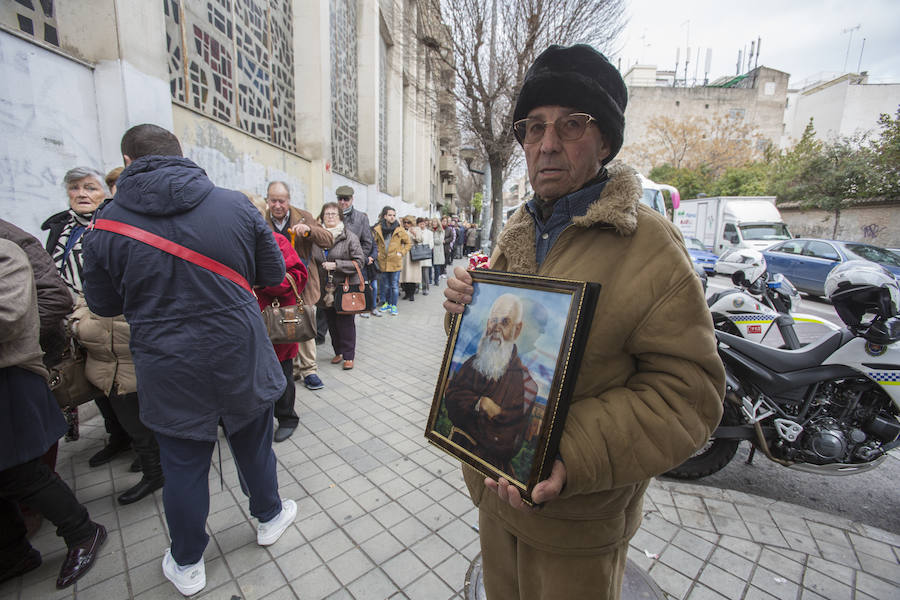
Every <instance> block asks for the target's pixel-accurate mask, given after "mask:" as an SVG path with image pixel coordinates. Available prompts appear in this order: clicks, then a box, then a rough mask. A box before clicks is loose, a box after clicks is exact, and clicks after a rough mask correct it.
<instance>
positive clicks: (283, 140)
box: [163, 0, 297, 152]
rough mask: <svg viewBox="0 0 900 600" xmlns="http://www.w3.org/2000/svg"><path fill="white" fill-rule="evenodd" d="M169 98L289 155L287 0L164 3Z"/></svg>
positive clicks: (292, 143)
mask: <svg viewBox="0 0 900 600" xmlns="http://www.w3.org/2000/svg"><path fill="white" fill-rule="evenodd" d="M163 4H164V7H165V16H166V50H167V51H168V55H169V61H168V64H169V77H170V84H171V93H172V99H173V100H175V101H177V102H181V103H184V104H186V105H187V106H189V107H191V108H193V109H195V110H198V111H200V112H202V113H203V114H205V115H208V116H210V117H213V118H215V119H218V120H220V121H224V122H225V123H229V124H231V125H234V126H235V127H239V128H240V129H242V130H243V131H246V132H247V133H249V134H250V135H252V136H254V137H256V138H258V139H262V140H265V141H268V142H272V143H274V144H276V145H278V146H280V147H282V148H285V149H286V150H290V151H292V152H294V151H296V144H297V142H296V124H295V116H294V115H295V113H294V66H293V47H292V39H293V30H292V27H291V19H292V15H291V0H274V1H270V2H266V1H264V0H206V1H205V2H194V1H183V0H164V1H163Z"/></svg>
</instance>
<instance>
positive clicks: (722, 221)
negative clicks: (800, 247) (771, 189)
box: [673, 196, 791, 255]
mask: <svg viewBox="0 0 900 600" xmlns="http://www.w3.org/2000/svg"><path fill="white" fill-rule="evenodd" d="M673 220H674V222H675V225H676V226H677V227H678V229H680V230H681V233H682V235H684V237H685V238H688V237H694V238H697V239H698V240H700V241H701V242H703V245H705V246H706V247H707V248H709V249H710V251H712V252H714V253H715V254H718V255H722V254H723V253H725V252H726V251H728V250H731V249H733V248H754V249H756V250H765V249H766V248H768V247H769V246H771V245H772V244H774V243H775V242H777V241H778V240H788V239H790V238H791V232H790V231H789V230H788V227H787V225H786V224H785V223H784V220H783V219H782V218H781V213H779V212H778V209H777V208H776V207H775V197H774V196H714V197H710V198H693V199H690V200H682V201H681V205H680V206H679V207H678V208H677V209H675V218H674V219H673Z"/></svg>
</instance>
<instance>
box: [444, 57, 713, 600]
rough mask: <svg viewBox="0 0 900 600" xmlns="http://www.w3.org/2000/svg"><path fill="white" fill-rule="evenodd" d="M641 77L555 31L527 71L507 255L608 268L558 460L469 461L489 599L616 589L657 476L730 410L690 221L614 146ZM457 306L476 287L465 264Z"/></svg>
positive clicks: (499, 250) (507, 261)
mask: <svg viewBox="0 0 900 600" xmlns="http://www.w3.org/2000/svg"><path fill="white" fill-rule="evenodd" d="M626 102H627V90H626V88H625V84H624V82H623V81H622V77H621V75H620V74H619V72H618V71H617V70H616V69H615V68H614V67H613V66H612V64H610V62H609V61H608V60H607V59H606V57H604V56H603V55H602V54H600V53H599V52H597V51H596V50H594V49H593V48H591V47H590V46H586V45H576V46H571V47H560V46H551V47H549V48H547V49H546V50H545V51H544V52H543V53H541V54H540V55H539V56H538V57H537V59H536V60H535V62H534V64H533V65H532V66H531V67H530V69H529V70H528V72H527V73H526V75H525V79H524V83H523V86H522V88H521V91H520V93H519V96H518V100H517V103H516V107H515V112H514V126H513V128H514V133H515V135H516V138H517V140H518V141H519V143H520V144H521V145H522V147H523V149H524V152H525V160H526V163H527V167H528V175H529V178H530V180H531V184H532V187H533V189H534V191H535V195H534V198H533V199H532V200H531V201H529V202H528V203H526V204H525V205H523V206H522V207H520V208H519V209H518V210H517V211H516V213H515V214H513V215H512V216H511V217H510V219H509V222H508V224H507V226H506V228H505V229H504V231H503V232H502V233H501V234H500V237H499V239H498V241H497V245H496V249H495V250H494V252H493V255H492V256H491V261H490V267H491V269H492V270H496V271H505V272H511V273H521V274H529V275H537V276H543V277H553V278H559V279H567V280H575V281H584V282H596V283H599V284H600V286H601V287H600V292H599V295H598V296H597V300H596V306H595V308H593V313H592V319H591V321H590V324H589V327H590V328H589V331H588V334H587V336H586V343H585V345H584V349H583V351H582V352H581V356H580V363H579V366H578V368H577V371H576V373H575V377H576V379H575V381H574V389H573V392H572V394H571V400H570V403H569V406H568V414H567V416H566V418H565V422H564V427H563V430H562V434H561V437H560V441H559V453H558V455H557V458H556V460H555V461H554V462H553V467H552V472H551V474H550V475H549V477H547V478H546V479H545V480H544V481H541V482H540V483H538V484H537V485H536V486H534V488H533V489H532V490H531V500H533V501H534V503H535V504H538V505H540V507H539V508H531V507H528V506H527V505H526V504H525V503H524V502H523V499H522V496H521V494H520V490H519V489H518V488H517V487H515V486H513V485H510V483H509V482H508V481H507V480H506V479H504V478H502V477H501V478H499V479H498V480H494V479H492V478H485V477H484V475H482V474H480V473H479V472H478V471H476V470H475V469H472V468H470V467H469V466H468V465H464V467H463V474H464V477H465V480H466V484H467V486H468V488H469V492H470V494H471V496H472V499H473V501H474V502H475V504H476V505H477V506H478V507H479V533H480V537H481V548H482V555H483V562H484V582H485V589H486V591H487V597H488V598H489V599H490V600H495V599H507V598H518V599H520V600H526V599H528V600H532V599H539V598H545V599H546V598H592V599H607V598H612V599H617V598H619V597H620V594H621V586H622V580H623V575H624V571H625V561H626V553H627V550H628V540H629V539H630V538H631V537H632V536H633V535H634V534H635V532H636V531H637V529H638V527H639V525H640V522H641V517H642V513H641V508H642V499H643V495H644V491H645V490H646V488H647V485H648V483H649V480H650V479H651V478H652V477H654V476H656V475H659V474H661V473H664V472H666V471H668V470H669V469H671V468H672V467H674V466H676V465H678V464H680V463H681V462H683V461H684V460H685V459H686V458H688V457H689V456H691V455H692V454H693V453H694V452H695V451H696V450H697V449H698V448H700V447H701V446H702V445H703V444H704V443H705V442H706V441H707V439H708V438H709V436H710V434H711V432H712V431H713V430H714V429H715V427H716V425H717V424H718V422H719V417H720V414H721V410H722V402H721V399H722V396H723V393H724V382H725V374H724V370H723V367H722V364H721V361H720V360H719V358H718V355H717V353H716V342H715V336H714V333H713V326H712V320H711V318H710V315H709V311H708V310H707V308H706V302H705V300H704V296H703V291H702V289H701V287H700V282H699V280H698V279H697V278H696V276H695V275H694V272H693V269H692V267H691V261H690V258H689V257H688V254H687V251H686V250H685V247H684V243H683V241H682V238H681V235H680V234H679V233H678V230H677V229H676V228H675V227H674V226H673V225H672V223H670V222H668V221H666V220H665V218H664V217H662V216H661V215H659V214H658V213H656V212H654V211H652V210H650V209H648V208H647V207H645V206H643V205H642V204H640V202H639V200H640V197H641V193H642V188H641V183H640V179H639V178H638V175H637V173H636V172H635V171H634V170H633V169H631V168H630V167H628V166H626V165H624V164H622V163H620V162H611V161H612V160H613V158H614V157H615V156H616V154H617V153H618V151H619V149H620V148H621V146H622V140H623V133H624V128H625V119H624V111H625V105H626ZM455 274H456V279H453V280H449V281H448V288H447V289H446V290H445V292H444V294H445V296H446V298H447V300H446V301H445V303H444V306H445V308H446V310H447V311H448V312H449V313H451V314H462V313H463V312H464V311H465V310H466V305H467V304H469V303H470V302H472V297H473V295H475V289H476V288H475V287H474V285H473V278H472V275H471V274H470V273H468V272H466V271H465V270H463V269H461V268H457V269H456V270H455Z"/></svg>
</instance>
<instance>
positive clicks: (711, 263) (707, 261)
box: [684, 237, 719, 275]
mask: <svg viewBox="0 0 900 600" xmlns="http://www.w3.org/2000/svg"><path fill="white" fill-rule="evenodd" d="M684 245H685V246H687V251H688V254H690V255H691V260H692V261H693V262H694V264H695V265H697V266H698V267H700V268H702V269H703V270H704V271H706V274H707V275H715V274H716V260H717V259H718V258H719V257H718V256H716V255H715V254H713V253H712V252H710V251H709V250H707V249H706V246H704V245H703V242H701V241H700V240H698V239H697V238H695V237H686V238H684Z"/></svg>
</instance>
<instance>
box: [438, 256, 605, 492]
mask: <svg viewBox="0 0 900 600" xmlns="http://www.w3.org/2000/svg"><path fill="white" fill-rule="evenodd" d="M470 274H471V275H472V280H473V286H474V288H475V292H474V294H473V296H472V302H471V304H469V305H468V306H467V307H466V311H465V312H464V313H463V314H462V315H459V316H457V317H455V318H454V319H453V320H452V325H451V330H450V335H449V338H448V340H447V348H446V350H445V351H444V361H443V363H442V364H441V371H440V375H439V377H438V382H437V387H436V389H435V392H434V400H433V402H432V405H431V412H430V414H429V417H428V424H427V427H426V431H425V437H426V438H428V441H429V442H431V443H432V444H434V445H435V446H437V447H439V448H441V449H442V450H444V451H445V452H448V453H449V454H452V455H453V456H455V457H457V458H458V459H459V460H461V461H463V462H465V463H467V464H469V465H471V466H472V467H474V468H475V469H477V470H478V471H480V472H481V473H483V474H484V475H486V476H487V477H491V478H492V479H498V478H500V477H504V478H505V479H506V480H507V481H509V482H510V484H512V485H514V486H516V487H517V488H518V489H519V491H520V492H521V494H522V497H523V499H525V501H526V502H528V503H529V504H531V503H532V502H531V491H532V490H533V489H534V486H535V485H537V483H538V482H539V481H541V480H543V479H546V478H547V477H548V476H549V474H550V470H551V469H552V467H553V461H554V459H555V458H556V455H557V451H558V448H559V438H560V436H561V435H562V429H563V426H564V424H565V419H566V413H567V411H568V407H569V400H570V398H571V394H572V390H573V389H574V383H575V376H576V374H577V372H578V363H579V357H580V356H581V354H582V352H581V350H582V348H583V347H584V342H585V338H586V337H587V333H588V329H589V328H590V320H591V316H592V315H593V311H594V305H595V303H596V298H597V292H598V291H599V288H600V286H599V284H596V283H588V282H583V281H570V280H563V279H551V278H546V277H539V276H532V275H521V274H514V273H502V272H497V271H482V270H476V271H470Z"/></svg>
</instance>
